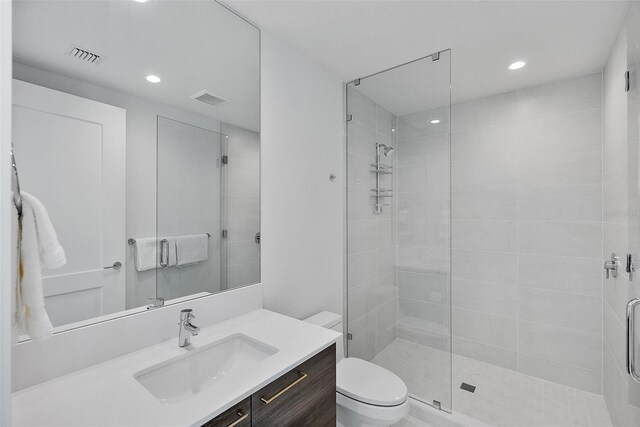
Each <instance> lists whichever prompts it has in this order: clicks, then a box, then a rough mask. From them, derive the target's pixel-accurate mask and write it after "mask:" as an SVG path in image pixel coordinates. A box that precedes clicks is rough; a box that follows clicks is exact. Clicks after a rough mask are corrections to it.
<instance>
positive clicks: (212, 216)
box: [156, 116, 225, 301]
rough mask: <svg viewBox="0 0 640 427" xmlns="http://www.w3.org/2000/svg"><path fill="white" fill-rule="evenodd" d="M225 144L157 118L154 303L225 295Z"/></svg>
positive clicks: (212, 134) (213, 134) (221, 139)
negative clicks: (222, 291) (157, 299)
mask: <svg viewBox="0 0 640 427" xmlns="http://www.w3.org/2000/svg"><path fill="white" fill-rule="evenodd" d="M224 143H225V138H224V135H222V134H220V133H218V132H215V131H212V130H210V129H205V128H202V127H198V126H194V125H191V124H187V123H183V122H180V121H177V120H172V119H168V118H165V117H160V116H158V140H157V144H158V146H157V150H158V151H157V156H158V165H157V195H156V206H157V213H156V215H157V232H156V237H157V241H158V251H157V252H158V257H157V263H158V268H157V269H156V271H157V275H156V298H162V299H164V300H165V301H167V300H171V299H175V298H181V297H185V296H193V295H197V294H201V293H202V294H203V295H204V293H206V292H208V293H213V292H218V291H220V290H221V289H225V286H224V284H223V283H222V274H221V272H222V267H223V266H222V261H223V254H224V251H223V250H224V239H223V236H222V222H223V218H222V215H223V212H224V206H223V205H224V203H223V201H224V197H223V193H224V189H223V185H224V180H223V164H222V156H223V155H224V148H225V147H224ZM187 236H189V237H191V238H192V240H190V242H191V243H188V242H187V243H185V242H186V241H185V240H184V238H185V237H187ZM203 245H204V246H203Z"/></svg>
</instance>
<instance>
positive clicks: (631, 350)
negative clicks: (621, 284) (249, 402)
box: [627, 298, 640, 383]
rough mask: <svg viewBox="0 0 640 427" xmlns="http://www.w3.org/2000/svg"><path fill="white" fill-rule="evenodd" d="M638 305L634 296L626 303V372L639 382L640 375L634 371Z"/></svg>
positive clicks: (638, 299) (639, 299) (639, 301)
mask: <svg viewBox="0 0 640 427" xmlns="http://www.w3.org/2000/svg"><path fill="white" fill-rule="evenodd" d="M638 305H640V298H634V299H632V300H631V301H629V303H628V304H627V372H629V375H631V378H633V379H634V380H636V381H637V382H639V383H640V375H638V373H637V372H636V337H635V335H636V334H635V311H636V307H637V306H638Z"/></svg>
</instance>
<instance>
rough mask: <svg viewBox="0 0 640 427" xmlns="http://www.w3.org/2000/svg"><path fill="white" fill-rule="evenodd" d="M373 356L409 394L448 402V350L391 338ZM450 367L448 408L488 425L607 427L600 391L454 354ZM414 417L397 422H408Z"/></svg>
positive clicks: (609, 424)
mask: <svg viewBox="0 0 640 427" xmlns="http://www.w3.org/2000/svg"><path fill="white" fill-rule="evenodd" d="M373 361H374V362H375V363H378V364H379V365H381V366H384V367H385V368H387V369H389V370H391V371H392V372H395V373H396V374H397V375H398V376H400V377H401V378H402V379H403V380H404V381H405V382H406V383H407V386H408V387H409V393H410V394H411V395H413V396H416V397H419V398H421V400H423V401H432V400H434V399H436V400H440V401H442V402H443V407H446V406H448V405H445V402H448V400H449V397H448V396H449V393H450V392H449V391H448V387H449V381H450V380H449V354H448V353H445V352H442V351H439V350H436V349H433V348H431V347H425V346H422V345H419V344H415V343H412V342H409V341H405V340H401V339H396V340H395V341H393V342H392V343H391V344H390V345H389V346H388V347H386V348H385V349H384V350H383V351H382V352H380V354H378V355H377V356H376V357H375V359H374V360H373ZM453 372H454V375H453V379H454V380H453V385H454V387H453V411H459V412H462V413H464V414H466V415H468V416H470V417H473V418H475V419H478V420H480V421H483V422H485V423H487V424H490V425H492V426H496V427H569V426H581V427H611V421H610V420H609V415H608V413H607V410H606V407H605V404H604V400H603V398H602V396H600V395H596V394H592V393H587V392H584V391H581V390H577V389H574V388H572V387H567V386H563V385H560V384H556V383H552V382H550V381H545V380H542V379H539V378H536V377H532V376H529V375H525V374H522V373H519V372H516V371H512V370H509V369H505V368H501V367H498V366H494V365H490V364H487V363H483V362H479V361H477V360H473V359H469V358H467V357H463V356H458V355H453ZM462 382H466V383H468V384H472V385H475V386H476V387H477V388H476V390H475V392H474V393H469V392H467V391H464V390H461V389H460V384H461V383H462ZM413 421H414V420H406V424H403V425H402V426H412V427H413V426H415V425H416V424H411V422H413ZM416 421H417V420H416ZM402 422H405V420H403V421H402ZM418 425H420V424H418Z"/></svg>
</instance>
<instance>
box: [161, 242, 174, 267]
mask: <svg viewBox="0 0 640 427" xmlns="http://www.w3.org/2000/svg"><path fill="white" fill-rule="evenodd" d="M163 239H164V240H168V241H169V245H167V246H168V248H169V255H168V256H167V255H165V257H166V258H165V261H167V267H175V266H176V265H178V238H177V237H163V238H161V239H160V240H163ZM167 246H165V250H166V248H167Z"/></svg>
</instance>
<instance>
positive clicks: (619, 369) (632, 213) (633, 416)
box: [603, 2, 640, 426]
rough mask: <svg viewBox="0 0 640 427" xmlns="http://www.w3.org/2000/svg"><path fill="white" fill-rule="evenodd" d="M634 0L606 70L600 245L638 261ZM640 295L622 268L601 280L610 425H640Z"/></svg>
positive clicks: (637, 286)
mask: <svg viewBox="0 0 640 427" xmlns="http://www.w3.org/2000/svg"><path fill="white" fill-rule="evenodd" d="M638 9H639V5H638V4H637V3H636V2H632V5H631V7H630V8H629V11H628V14H627V18H626V21H625V23H624V25H623V27H622V30H621V32H620V34H619V36H618V39H617V41H616V43H615V45H614V47H613V49H612V51H611V53H610V55H609V59H608V61H607V64H606V66H605V69H604V78H603V90H604V105H603V107H604V115H603V118H604V122H603V124H604V150H603V154H604V158H603V168H604V195H605V196H604V218H603V219H604V222H603V223H604V247H603V255H604V257H605V259H608V257H609V255H610V254H611V253H612V252H615V253H616V254H618V255H620V256H621V258H622V260H624V255H625V254H626V253H632V254H634V256H635V257H636V259H637V256H638V254H639V253H640V248H639V239H640V237H639V235H638V221H639V218H638V200H639V193H638V175H637V174H638V169H639V166H640V160H639V158H638V149H637V147H638V128H639V119H638V117H639V116H638V111H639V110H638V107H639V105H640V103H639V102H638V101H639V99H640V98H639V96H638V95H639V94H640V92H639V86H638V82H637V76H638V64H637V63H634V61H636V60H637V59H636V58H637V57H638V51H637V50H638V35H637V26H638V13H639V10H638ZM627 70H629V71H630V72H631V79H630V82H631V85H630V91H629V92H625V91H624V73H625V71H627ZM639 295H640V285H638V282H637V275H636V276H635V277H634V281H629V277H628V275H627V274H626V273H625V271H624V269H623V270H622V271H621V272H620V273H619V274H618V277H617V278H615V279H614V278H610V279H609V280H605V281H604V303H603V336H604V352H603V358H604V366H603V368H604V399H605V402H606V404H607V409H608V411H609V415H610V417H611V421H612V422H613V425H614V426H627V425H640V385H638V384H637V383H635V382H634V381H633V380H631V379H630V377H629V375H628V373H627V371H626V369H627V368H626V326H625V324H626V312H625V308H626V304H627V301H628V300H629V299H630V298H632V297H637V296H639Z"/></svg>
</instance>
